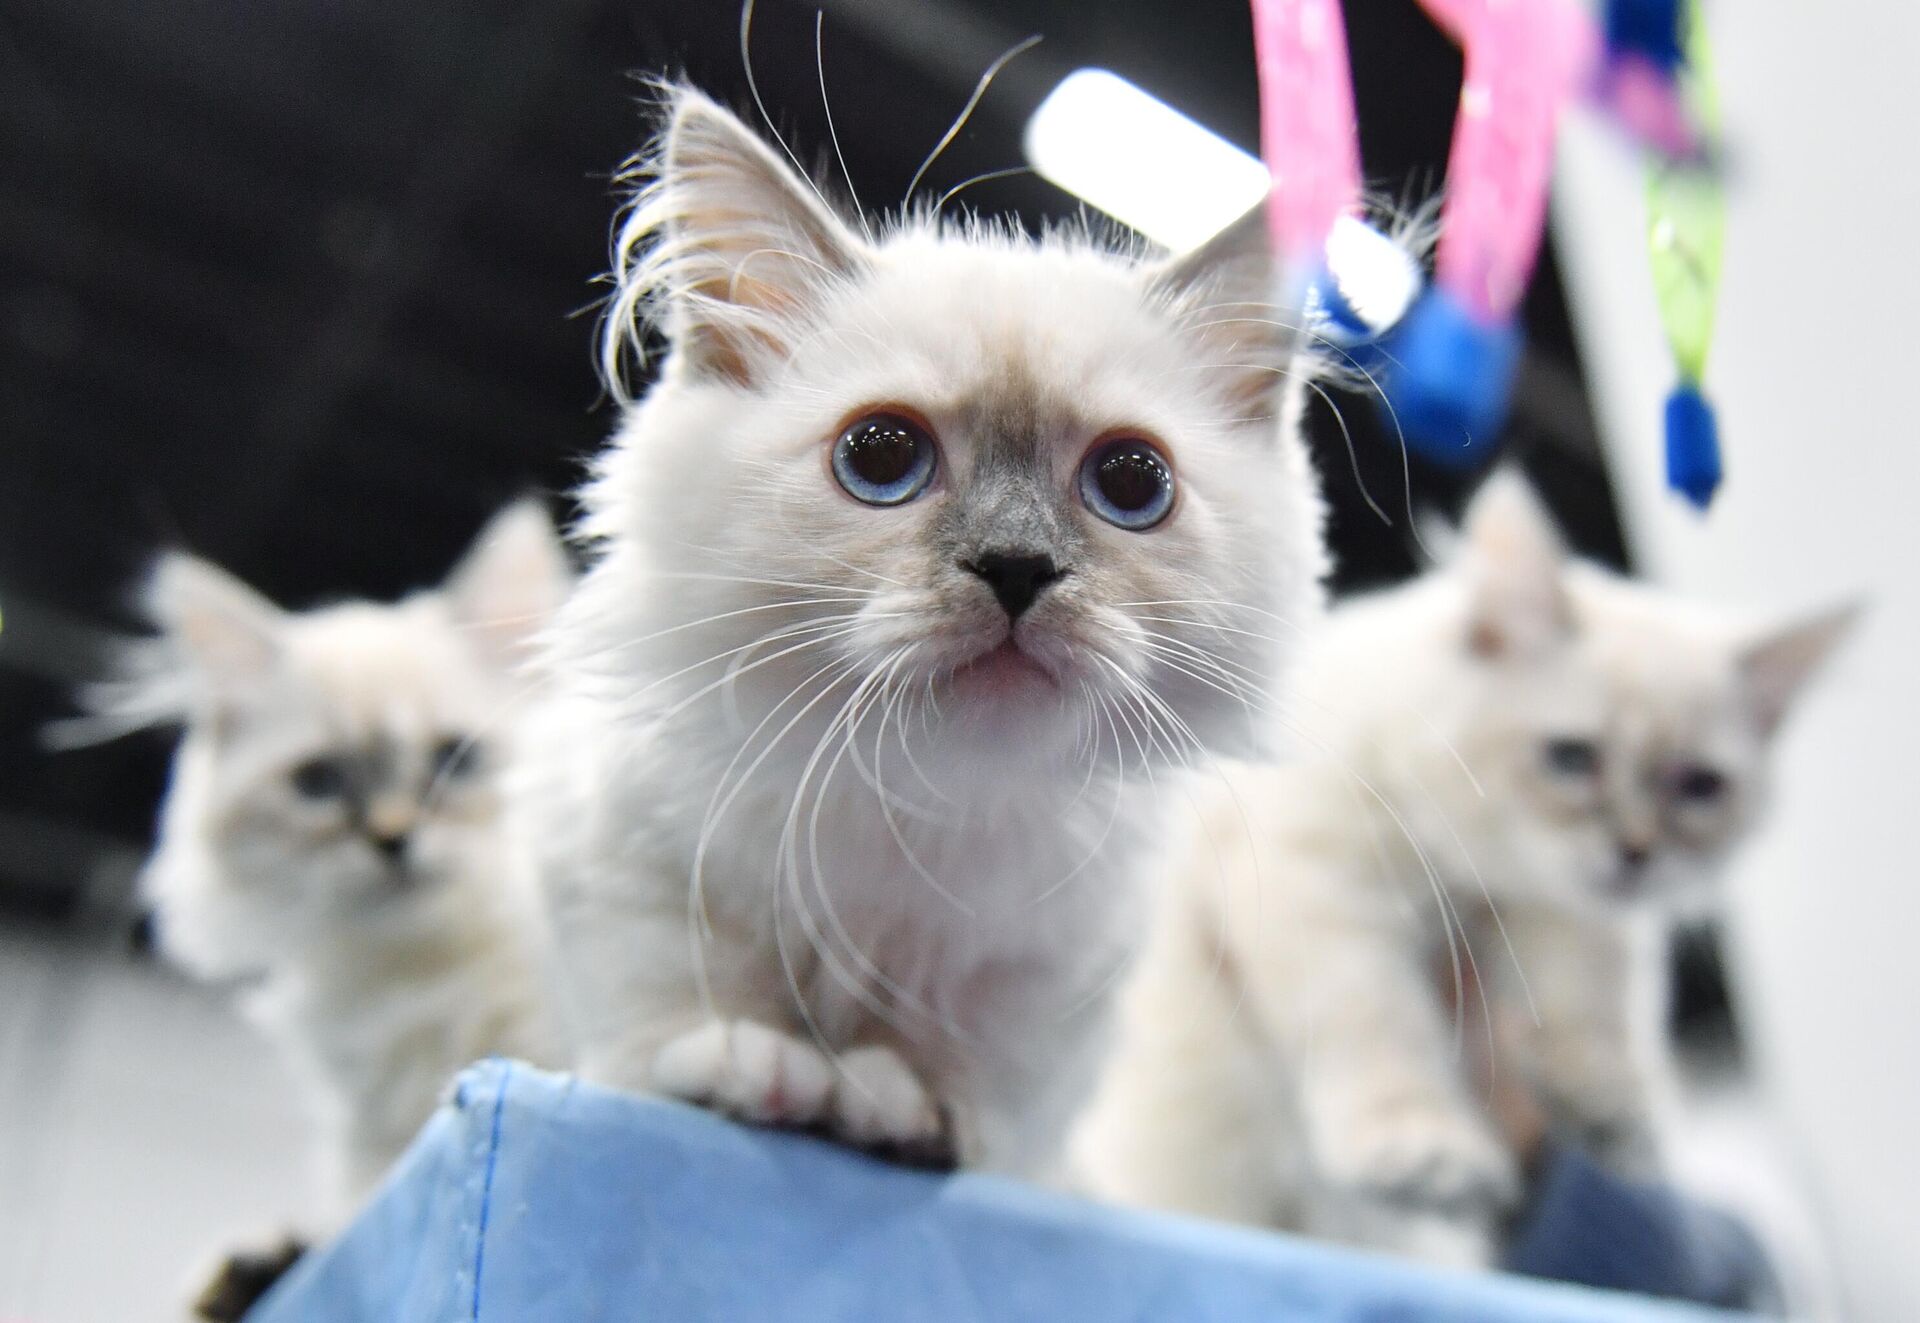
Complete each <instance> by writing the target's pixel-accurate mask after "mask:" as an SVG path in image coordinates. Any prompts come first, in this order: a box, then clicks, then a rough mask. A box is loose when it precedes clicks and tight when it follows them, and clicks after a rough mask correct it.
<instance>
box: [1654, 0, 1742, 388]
mask: <svg viewBox="0 0 1920 1323" xmlns="http://www.w3.org/2000/svg"><path fill="white" fill-rule="evenodd" d="M1680 77H1681V94H1682V96H1683V97H1684V98H1685V100H1686V102H1687V103H1688V105H1689V106H1691V107H1692V109H1693V111H1694V113H1695V114H1696V115H1697V116H1698V122H1699V123H1700V125H1701V126H1702V128H1703V130H1704V131H1705V133H1706V136H1707V138H1708V139H1709V141H1711V140H1712V139H1714V138H1715V137H1717V136H1718V132H1719V120H1720V109H1719V105H1718V98H1717V97H1716V96H1715V94H1714V88H1713V70H1712V67H1711V65H1710V64H1709V61H1708V53H1707V31H1706V24H1705V23H1704V22H1703V21H1702V20H1701V15H1700V5H1699V3H1698V0H1695V3H1694V4H1692V5H1690V6H1689V13H1688V17H1687V61H1686V66H1685V67H1684V68H1683V69H1682V70H1681V73H1680ZM1726 220H1727V202H1726V192H1725V189H1724V188H1723V186H1722V184H1721V181H1720V176H1719V172H1718V171H1717V170H1715V169H1714V167H1713V166H1712V165H1711V164H1703V163H1699V162H1686V161H1665V160H1660V159H1658V158H1655V159H1654V160H1653V161H1652V163H1651V164H1650V165H1649V166H1648V169H1647V253H1648V262H1649V265H1650V266H1651V268H1652V271H1653V292H1654V298H1655V299H1656V300H1658V302H1659V305H1660V325H1661V327H1662V329H1664V330H1665V332H1666V336H1667V347H1668V348H1669V349H1670V350H1671V351H1672V353H1673V359H1674V362H1675V364H1676V365H1677V366H1678V367H1679V369H1680V376H1681V378H1682V380H1684V381H1686V382H1689V383H1691V384H1694V385H1698V384H1699V382H1700V379H1701V378H1702V377H1703V376H1705V375H1706V371H1707V349H1708V347H1709V345H1711V343H1712V341H1713V316H1714V309H1715V307H1716V306H1717V305H1718V303H1719V299H1720V255H1721V248H1722V240H1723V237H1724V235H1725V231H1726Z"/></svg>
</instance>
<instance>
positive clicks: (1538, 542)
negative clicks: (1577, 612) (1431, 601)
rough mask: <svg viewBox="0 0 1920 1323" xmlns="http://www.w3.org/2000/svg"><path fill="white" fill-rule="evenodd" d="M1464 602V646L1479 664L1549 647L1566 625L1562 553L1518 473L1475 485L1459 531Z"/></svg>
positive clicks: (1548, 519)
mask: <svg viewBox="0 0 1920 1323" xmlns="http://www.w3.org/2000/svg"><path fill="white" fill-rule="evenodd" d="M1461 549H1462V563H1463V565H1464V568H1465V572H1466V575H1467V581H1468V584H1469V591H1470V593H1471V597H1470V600H1469V603H1468V612H1469V615H1468V633H1467V645H1468V647H1470V648H1471V649H1472V650H1473V651H1474V652H1476V653H1478V654H1479V655H1481V656H1483V657H1499V656H1506V655H1509V654H1512V653H1515V652H1524V651H1528V650H1530V649H1533V648H1538V647H1541V646H1543V645H1545V644H1547V643H1551V642H1552V641H1554V640H1555V639H1557V638H1559V637H1561V636H1562V635H1564V634H1565V633H1566V632H1567V631H1568V630H1569V629H1571V628H1572V624H1573V613H1572V610H1571V608H1570V606H1569V604H1568V601H1567V593H1566V585H1565V582H1564V574H1565V571H1566V560H1567V553H1566V548H1565V547H1564V546H1563V545H1562V543H1561V541H1560V531H1559V529H1557V528H1556V527H1555V526H1554V523H1553V516H1552V515H1550V514H1548V513H1547V508H1546V506H1545V505H1543V504H1541V501H1540V498H1539V497H1538V496H1537V495H1535V494H1534V491H1533V488H1532V487H1530V486H1528V484H1527V481H1526V479H1524V478H1522V477H1521V476H1520V474H1519V472H1518V471H1517V470H1514V469H1511V468H1503V469H1500V470H1499V471H1497V472H1496V473H1495V474H1494V475H1493V476H1492V477H1491V478H1489V479H1487V481H1486V482H1485V483H1484V484H1482V486H1481V488H1480V490H1479V491H1478V492H1476V493H1475V494H1474V498H1473V502H1472V503H1471V504H1470V505H1468V507H1467V515H1466V519H1465V520H1464V521H1463V523H1462V525H1461Z"/></svg>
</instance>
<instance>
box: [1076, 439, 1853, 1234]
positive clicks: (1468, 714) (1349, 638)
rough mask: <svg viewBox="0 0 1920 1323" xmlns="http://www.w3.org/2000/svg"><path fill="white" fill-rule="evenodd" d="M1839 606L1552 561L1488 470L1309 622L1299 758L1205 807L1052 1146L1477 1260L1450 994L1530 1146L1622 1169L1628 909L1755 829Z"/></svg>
mask: <svg viewBox="0 0 1920 1323" xmlns="http://www.w3.org/2000/svg"><path fill="white" fill-rule="evenodd" d="M1851 617H1852V612H1851V611H1837V612H1829V613H1825V614H1822V615H1819V616H1815V617H1813V618H1810V619H1808V620H1806V621H1805V622H1803V623H1799V624H1795V625H1792V626H1789V627H1787V628H1784V629H1776V630H1770V631H1765V632H1756V631H1753V630H1751V629H1748V628H1744V627H1741V626H1737V625H1734V624H1731V623H1729V622H1727V621H1725V620H1722V619H1719V618H1717V617H1715V616H1713V615H1711V614H1710V613H1708V612H1707V611H1705V610H1703V609H1702V608H1700V607H1698V606H1695V605H1693V604H1690V603H1683V602H1679V601H1675V600H1673V599H1671V598H1669V597H1667V596H1665V595H1663V594H1660V593H1658V592H1656V591H1654V590H1651V589H1649V588H1646V587H1644V586H1640V585H1636V584H1633V583H1630V582H1628V581H1626V580H1623V579H1620V578H1617V577H1615V576H1613V575H1611V574H1608V573H1606V572H1604V571H1601V570H1599V569H1597V568H1595V567H1592V566H1587V565H1581V564H1570V563H1568V562H1567V561H1566V559H1565V557H1564V555H1563V553H1562V551H1561V547H1560V543H1559V539H1558V536H1557V534H1556V532H1555V530H1554V528H1553V526H1552V524H1551V522H1550V520H1549V519H1548V517H1547V515H1546V513H1545V512H1544V511H1543V510H1542V509H1541V508H1540V507H1539V505H1538V503H1537V502H1536V501H1535V499H1534V498H1533V496H1532V494H1531V493H1530V492H1529V491H1528V490H1527V489H1526V488H1525V486H1524V484H1523V483H1522V482H1521V481H1520V480H1519V479H1518V478H1516V477H1513V476H1511V475H1499V476H1496V477H1495V478H1494V479H1493V480H1491V481H1490V482H1489V483H1488V484H1487V485H1486V487H1485V488H1483V490H1482V491H1481V493H1480V494H1479V496H1478V497H1477V498H1476V499H1475V501H1474V503H1473V505H1472V508H1471V509H1470V511H1469V514H1468V519H1467V524H1466V530H1465V539H1464V543H1463V545H1462V546H1461V547H1460V549H1459V551H1458V554H1457V555H1456V556H1455V557H1454V559H1453V561H1452V563H1451V564H1449V565H1448V566H1446V567H1445V568H1443V569H1441V570H1437V571H1435V572H1433V573H1430V574H1428V575H1426V576H1425V577H1423V578H1422V579H1420V580H1418V581H1416V582H1415V583H1413V584H1410V585H1408V586H1405V587H1403V588H1400V589H1397V590H1394V591H1390V592H1385V593H1381V594H1379V595H1376V596H1373V597H1369V598H1364V599H1361V600H1358V601H1355V602H1352V603H1350V604H1348V605H1345V606H1342V607H1341V608H1339V609H1338V610H1336V611H1335V612H1334V613H1333V615H1332V617H1331V619H1330V622H1329V625H1328V628H1327V629H1326V631H1325V632H1324V635H1323V637H1322V638H1321V639H1319V640H1318V641H1317V642H1316V643H1315V645H1314V647H1313V649H1312V651H1311V654H1310V658H1309V661H1308V663H1307V665H1306V667H1305V673H1304V674H1303V677H1302V683H1301V686H1300V691H1299V692H1300V699H1301V701H1300V703H1299V705H1298V713H1299V718H1298V721H1297V723H1296V724H1297V726H1298V727H1299V729H1300V730H1301V732H1302V739H1303V742H1304V743H1305V744H1307V745H1309V746H1310V747H1311V752H1310V753H1308V754H1307V755H1306V756H1305V757H1304V759H1303V761H1301V762H1300V763H1299V764H1297V765H1292V766H1282V767H1277V768H1247V769H1245V770H1244V771H1243V772H1242V773H1239V774H1237V775H1236V776H1235V777H1234V779H1233V791H1234V794H1232V795H1219V796H1216V797H1215V799H1214V802H1212V803H1211V804H1210V806H1209V809H1208V821H1207V830H1206V832H1205V834H1204V837H1203V838H1200V839H1197V840H1196V841H1195V843H1194V846H1193V848H1192V849H1191V851H1190V852H1189V861H1188V863H1187V865H1186V866H1185V870H1184V872H1185V876H1184V877H1182V878H1181V880H1180V885H1179V886H1178V887H1177V888H1176V889H1175V890H1174V891H1173V892H1171V893H1170V894H1169V897H1168V905H1167V909H1166V915H1165V919H1166V921H1165V923H1164V924H1163V925H1162V926H1161V928H1160V930H1159V931H1158V932H1157V934H1156V939H1155V943H1154V947H1153V949H1152V952H1151V954H1150V955H1149V957H1148V959H1147V960H1146V962H1145V965H1144V967H1143V970H1142V974H1141V977H1140V979H1139V982H1138V984H1137V985H1136V986H1135V988H1134V989H1133V991H1132V993H1131V997H1130V1002H1129V1014H1128V1016H1127V1019H1126V1023H1127V1026H1128V1027H1127V1033H1126V1034H1125V1043H1126V1045H1125V1048H1124V1050H1123V1052H1122V1053H1121V1057H1120V1059H1119V1060H1118V1061H1117V1062H1116V1063H1115V1065H1114V1068H1113V1070H1112V1073H1111V1075H1110V1076H1109V1078H1108V1080H1107V1081H1106V1085H1105V1087H1104V1089H1103V1092H1102V1094H1101V1097H1100V1100H1099V1102H1098V1103H1097V1104H1096V1106H1095V1107H1094V1109H1093V1110H1092V1112H1091V1113H1090V1115H1089V1117H1088V1119H1087V1121H1086V1123H1085V1125H1084V1127H1083V1129H1082V1131H1081V1133H1080V1135H1079V1137H1078V1146H1077V1153H1078V1156H1079V1158H1080V1161H1081V1164H1082V1166H1083V1168H1084V1170H1085V1173H1086V1175H1087V1176H1088V1178H1089V1179H1091V1180H1092V1181H1093V1183H1094V1184H1095V1185H1096V1186H1097V1187H1099V1188H1101V1189H1102V1190H1104V1191H1105V1192H1106V1193H1109V1194H1111V1195H1114V1196H1117V1197H1121V1198H1124V1199H1128V1200H1131V1201H1137V1202H1142V1203H1147V1204H1154V1205H1164V1206H1172V1207H1177V1208H1182V1209H1187V1210H1190V1211H1196V1212H1202V1213H1208V1214H1212V1215H1217V1216H1224V1217H1229V1218H1234V1219H1238V1220H1244V1221H1251V1222H1261V1223H1269V1224H1273V1225H1278V1226H1283V1227H1290V1228H1295V1229H1307V1230H1312V1231H1318V1232H1323V1233H1326V1234H1332V1235H1339V1236H1342V1237H1346V1238H1353V1239H1359V1240H1363V1241H1368V1242H1370V1243H1374V1244H1378V1245H1382V1246H1384V1247H1388V1248H1399V1249H1406V1250H1411V1251H1414V1252H1419V1253H1423V1254H1426V1255H1429V1256H1433V1257H1440V1258H1448V1259H1455V1260H1463V1259H1464V1260H1468V1261H1484V1260H1485V1259H1486V1258H1487V1257H1488V1256H1489V1255H1490V1254H1491V1253H1492V1250H1493V1244H1492V1229H1493V1225H1494V1222H1493V1218H1494V1215H1495V1214H1496V1213H1498V1212H1499V1211H1500V1210H1501V1209H1502V1208H1503V1207H1504V1206H1505V1204H1506V1203H1507V1201H1508V1200H1509V1199H1511V1198H1512V1197H1513V1196H1514V1195H1515V1194H1516V1193H1517V1192H1518V1174H1517V1168H1516V1164H1515V1161H1514V1158H1513V1156H1512V1155H1511V1154H1509V1153H1508V1152H1507V1151H1506V1149H1505V1147H1504V1146H1503V1144H1502V1143H1501V1142H1500V1141H1499V1139H1498V1138H1497V1137H1496V1136H1495V1134H1494V1133H1493V1131H1492V1129H1491V1128H1490V1124H1489V1122H1488V1120H1487V1118H1486V1116H1485V1109H1484V1105H1483V1103H1482V1102H1481V1100H1480V1099H1479V1098H1477V1097H1475V1096H1472V1090H1471V1089H1470V1088H1469V1086H1468V1084H1467V1082H1466V1080H1465V1079H1464V1078H1463V1068H1462V1064H1461V1061H1462V1047H1461V1044H1460V1043H1459V1042H1458V1040H1457V1038H1456V1036H1455V1032H1454V1024H1453V1020H1452V1017H1451V1016H1450V1014H1449V1012H1448V1011H1447V1010H1446V1009H1445V1001H1446V998H1445V997H1444V996H1442V995H1436V988H1437V987H1438V988H1440V989H1445V988H1446V987H1448V986H1449V985H1452V984H1454V983H1455V980H1456V979H1458V980H1459V983H1460V985H1461V986H1462V987H1464V988H1470V989H1472V990H1470V991H1467V992H1465V994H1464V995H1467V996H1472V997H1477V996H1478V995H1480V993H1481V992H1482V991H1483V992H1484V994H1485V995H1486V996H1487V997H1488V998H1489V999H1490V1009H1491V1012H1492V1016H1493V1018H1494V1019H1495V1020H1496V1021H1498V1022H1500V1028H1501V1031H1502V1033H1503V1035H1505V1037H1506V1039H1507V1040H1508V1041H1509V1042H1511V1044H1512V1046H1513V1048H1514V1051H1513V1052H1512V1053H1511V1054H1510V1055H1509V1056H1508V1057H1507V1058H1505V1059H1503V1060H1501V1061H1500V1063H1499V1068H1500V1069H1503V1070H1510V1071H1519V1072H1521V1073H1522V1074H1523V1076H1524V1077H1525V1078H1526V1079H1527V1080H1528V1081H1529V1082H1530V1083H1531V1085H1532V1086H1533V1088H1534V1089H1535V1090H1536V1092H1537V1093H1538V1094H1539V1096H1540V1098H1541V1100H1542V1102H1543V1103H1544V1104H1545V1106H1546V1108H1547V1110H1548V1112H1549V1114H1550V1116H1551V1118H1552V1121H1553V1122H1554V1124H1555V1125H1556V1126H1557V1127H1558V1128H1559V1130H1560V1131H1561V1132H1562V1133H1563V1134H1564V1135H1565V1136H1567V1137H1569V1138H1573V1139H1575V1140H1577V1141H1580V1142H1583V1143H1585V1144H1586V1146H1587V1147H1589V1148H1590V1149H1592V1150H1594V1151H1596V1152H1597V1153H1599V1154H1600V1155H1601V1156H1602V1157H1604V1158H1607V1159H1610V1160H1612V1161H1614V1162H1615V1163H1617V1164H1619V1165H1622V1166H1625V1167H1628V1168H1630V1169H1631V1168H1639V1167H1644V1166H1645V1165H1646V1164H1647V1163H1649V1162H1650V1161H1651V1160H1652V1157H1653V1154H1652V1139H1651V1132H1650V1124H1651V1104H1650V1099H1649V1096H1648V1089H1649V1081H1648V1072H1649V1071H1650V1070H1651V1069H1653V1067H1654V1065H1655V1064H1656V1061H1657V1055H1656V1054H1657V1045H1656V1039H1657V1018H1658V1017H1657V1014H1656V1012H1657V1009H1658V1007H1659V1005H1660V1002H1661V995H1662V991H1663V990H1662V989H1661V988H1659V987H1658V986H1657V977H1658V971H1659V970H1660V968H1661V963H1660V961H1659V960H1658V959H1657V958H1655V948H1654V946H1653V944H1652V943H1651V942H1650V941H1649V940H1648V939H1649V938H1651V937H1652V936H1653V933H1654V930H1655V929H1656V928H1657V923H1656V915H1657V914H1658V912H1659V909H1660V908H1661V907H1660V906H1659V905H1658V904H1648V905H1641V904H1635V903H1634V902H1637V901H1642V900H1646V901H1665V900H1673V899H1675V898H1678V897H1680V896H1682V895H1684V894H1685V893H1686V892H1687V891H1689V890H1690V889H1694V888H1697V887H1699V886H1700V885H1701V884H1702V883H1704V882H1706V881H1707V880H1709V879H1710V878H1711V877H1712V876H1713V874H1714V873H1715V872H1716V871H1717V869H1718V866H1719V865H1720V863H1721V862H1722V860H1723V859H1724V858H1725V856H1726V854H1727V852H1728V850H1729V849H1730V847H1731V846H1732V845H1733V844H1734V843H1735V842H1736V841H1738V840H1739V839H1740V838H1741V837H1742V836H1743V835H1744V834H1745V833H1746V831H1747V830H1748V829H1749V827H1750V826H1751V825H1752V823H1753V822H1754V820H1755V819H1756V818H1757V817H1758V816H1759V815H1760V813H1761V812H1762V811H1763V807H1764V804H1765V800H1766V790H1767V752H1768V746H1769V742H1770V740H1771V738H1772V736H1773V734H1774V732H1775V730H1776V729H1777V727H1778V725H1779V723H1780V721H1781V718H1782V717H1783V716H1784V714H1785V712H1786V709H1787V707H1788V705H1789V704H1790V702H1791V700H1792V698H1793V697H1794V695H1795V694H1796V692H1797V691H1798V690H1799V688H1800V687H1801V685H1802V684H1803V683H1804V682H1805V681H1806V679H1807V678H1808V676H1809V675H1811V674H1812V672H1813V671H1814V669H1815V668H1816V667H1817V666H1818V664H1819V663H1820V661H1821V660H1822V659H1823V658H1824V656H1825V655H1826V653H1827V652H1828V651H1829V650H1830V649H1831V648H1832V647H1833V645H1834V644H1835V643H1836V642H1837V641H1838V640H1839V639H1840V637H1841V636H1842V634H1843V633H1844V632H1845V629H1846V627H1847V624H1848V622H1849V621H1850V620H1851ZM1243 813H1244V814H1245V815H1246V816H1245V817H1242V816H1241V815H1242V814H1243ZM1436 968H1437V969H1438V970H1439V975H1438V978H1437V979H1436V976H1435V973H1434V971H1435V969H1436ZM1476 983H1477V985H1478V987H1477V988H1473V985H1474V984H1476ZM1536 1013H1537V1021H1536Z"/></svg>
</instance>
